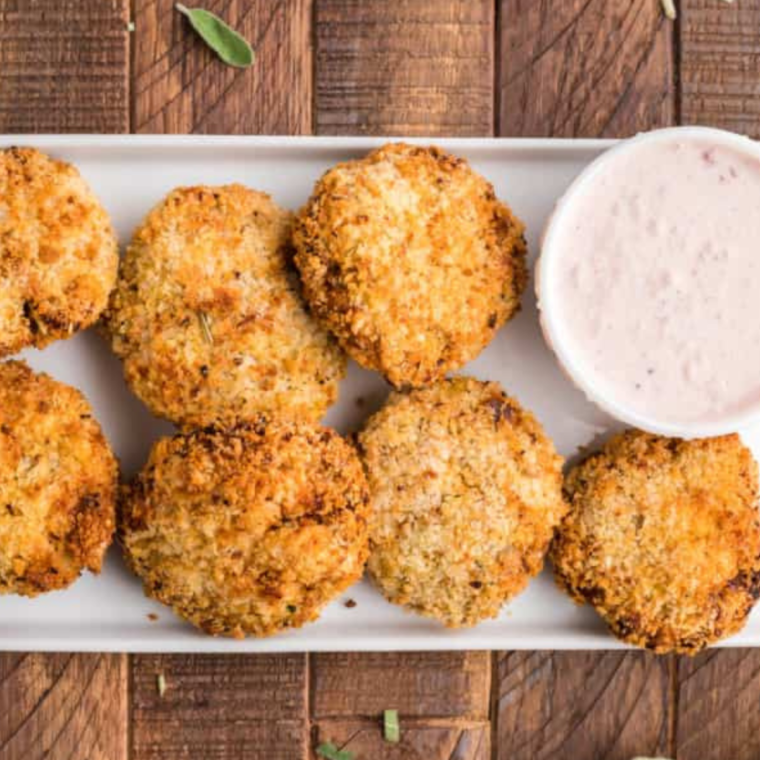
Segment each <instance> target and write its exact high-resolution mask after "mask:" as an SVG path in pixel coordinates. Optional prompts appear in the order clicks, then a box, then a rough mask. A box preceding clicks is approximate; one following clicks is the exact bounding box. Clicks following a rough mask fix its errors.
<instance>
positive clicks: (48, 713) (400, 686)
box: [0, 0, 760, 760]
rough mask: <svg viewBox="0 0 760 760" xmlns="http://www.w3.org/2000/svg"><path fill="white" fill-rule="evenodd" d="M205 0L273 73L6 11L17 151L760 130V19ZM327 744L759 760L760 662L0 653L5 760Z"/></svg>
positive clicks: (151, 33)
mask: <svg viewBox="0 0 760 760" xmlns="http://www.w3.org/2000/svg"><path fill="white" fill-rule="evenodd" d="M197 1H198V4H202V5H203V6H204V7H207V8H210V9H212V10H215V11H217V12H218V13H220V14H222V15H223V16H224V17H225V18H227V19H228V20H229V21H230V22H231V23H233V24H234V25H235V26H236V27H237V28H239V29H240V30H241V31H242V32H243V33H244V34H245V35H246V36H247V37H248V38H249V39H250V40H252V41H253V42H254V44H255V47H256V50H257V53H258V59H257V62H256V64H255V66H254V67H253V68H252V69H249V70H247V71H238V70H233V69H229V68H225V67H224V66H222V65H221V64H220V63H219V62H218V61H217V60H215V58H214V57H213V56H212V55H211V54H210V53H209V52H208V51H207V50H206V49H205V48H204V47H203V45H202V44H201V43H199V42H198V40H197V39H196V38H195V36H194V35H193V34H191V33H190V32H189V31H188V27H187V23H186V22H185V21H184V20H183V19H182V17H181V16H180V15H179V14H178V13H176V12H175V11H174V10H173V0H132V2H131V3H130V2H129V0H0V133H2V132H207V133H277V134H312V133H316V134H323V135H326V134H386V135H432V136H435V135H481V136H482V135H531V136H533V135H554V136H563V137H575V136H584V137H587V136H598V135H604V136H623V135H630V134H632V133H634V132H636V131H638V130H642V129H648V128H651V127H657V126H662V125H667V124H673V123H700V124H712V125H717V126H722V127H726V128H729V129H733V130H736V131H739V132H746V133H749V134H750V135H753V136H755V137H758V136H760V0H736V2H735V3H734V4H732V5H728V4H725V3H723V2H721V1H720V0H682V2H681V3H680V7H679V18H678V21H676V22H675V23H673V22H671V21H668V20H666V19H665V18H664V17H663V15H662V13H661V8H660V3H659V0H249V1H248V2H244V1H243V0H197ZM188 4H190V5H192V4H194V3H193V2H190V3H188ZM130 21H132V22H134V31H133V32H130V31H129V27H128V23H129V22H130ZM158 673H163V674H164V675H165V679H166V684H167V689H166V692H165V694H164V695H163V696H160V695H159V694H158V691H157V688H156V675H157V674H158ZM391 707H396V708H398V709H399V710H400V712H401V720H402V730H403V742H402V744H400V745H399V746H396V747H389V746H388V745H384V744H383V741H382V736H381V732H380V727H379V725H380V724H379V721H378V716H379V715H380V714H381V712H382V710H383V709H386V708H391ZM324 739H332V740H334V741H336V742H337V743H338V744H340V745H345V746H346V747H347V748H348V749H350V750H352V751H354V752H355V756H356V758H357V760H374V759H375V758H393V759H399V760H400V759H401V758H419V760H443V759H444V758H450V759H451V760H487V759H489V758H492V759H494V760H542V759H548V758H552V759H553V760H554V759H557V760H565V759H566V760H594V759H597V758H598V759H601V758H604V759H605V760H617V759H621V760H628V758H630V757H632V756H633V755H651V756H655V755H662V756H666V757H670V758H676V757H677V758H679V760H718V759H721V760H750V758H758V757H760V650H758V651H755V652H753V651H742V650H724V651H714V652H710V653H707V654H705V655H702V656H700V657H697V658H696V659H693V660H691V659H676V658H659V659H658V658H655V657H653V656H650V655H648V654H644V653H638V652H635V653H633V652H628V653H619V652H616V653H582V652H579V653H551V652H525V653H518V652H457V653H446V654H433V653H420V654H403V655H402V654H368V655H360V654H334V655H333V654H325V655H313V656H312V655H305V654H297V655H282V656H273V655H262V656H243V655H240V656H209V655H198V656H186V655H181V656H175V655H139V656H126V655H78V654H74V655H70V654H53V655H42V654H12V653H8V654H0V758H1V759H2V760H43V758H47V759H48V760H127V758H130V759H131V760H159V759H160V760H178V759H181V758H193V759H197V760H233V758H234V759H237V758H262V760H264V759H266V760H302V759H303V758H309V757H311V754H310V753H311V752H312V747H313V746H315V744H316V743H317V742H319V741H321V740H324Z"/></svg>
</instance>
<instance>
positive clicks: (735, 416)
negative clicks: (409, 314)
mask: <svg viewBox="0 0 760 760" xmlns="http://www.w3.org/2000/svg"><path fill="white" fill-rule="evenodd" d="M674 139H686V140H691V139H701V140H708V141H710V142H712V143H714V144H717V145H723V146H727V147H731V148H733V149H735V150H738V151H740V152H742V153H744V154H745V155H748V156H750V157H752V158H755V159H758V160H760V143H757V142H755V141H754V140H752V139H750V138H749V137H746V136H745V135H739V134H736V133H734V132H728V131H726V130H722V129H716V128H713V127H697V126H681V127H666V128H664V129H656V130H652V131H649V132H642V133H639V134H637V135H635V136H634V137H631V138H628V139H625V140H621V141H620V142H619V143H617V144H616V145H613V146H612V147H611V148H609V149H608V150H606V151H604V153H602V154H601V155H600V156H598V157H597V158H595V159H594V160H593V161H592V162H591V163H590V164H589V165H588V166H586V167H585V168H584V169H583V170H582V171H581V173H580V174H579V175H578V176H577V177H576V178H575V179H574V180H573V181H572V182H571V183H570V185H569V186H568V188H567V189H566V190H565V192H564V193H563V194H562V195H561V196H560V198H559V199H558V200H557V202H556V204H555V206H554V209H553V210H552V212H551V214H550V215H549V218H548V220H547V222H546V224H545V225H544V229H543V232H542V235H541V240H540V244H539V257H538V260H537V262H536V268H535V293H536V301H537V306H538V315H539V322H540V325H541V331H542V333H543V335H544V338H545V340H546V342H547V343H548V345H549V348H550V349H551V351H552V353H553V354H554V355H555V357H556V359H557V360H558V362H559V365H560V367H561V368H562V370H563V371H564V372H565V374H566V375H567V377H568V378H569V379H570V380H571V381H572V382H573V384H575V385H576V386H577V387H578V388H579V389H580V390H581V391H583V393H584V394H585V395H586V397H587V398H588V400H589V401H591V402H592V403H593V404H595V405H596V406H597V407H599V408H600V409H602V410H603V411H604V412H606V413H607V414H609V415H611V416H612V417H614V418H616V419H618V420H620V421H622V422H625V423H626V424H628V425H632V426H634V427H636V428H639V429H641V430H645V431H648V432H650V433H656V434H659V435H666V436H674V437H678V438H703V437H710V436H717V435H724V434H727V433H733V432H738V431H740V430H742V429H744V428H746V427H749V426H750V425H752V424H754V423H757V422H760V394H758V401H757V402H756V403H755V404H752V405H751V406H749V407H747V409H745V410H743V411H741V412H732V413H729V414H725V415H720V416H719V417H717V418H714V419H710V420H709V421H704V420H703V421H700V420H696V421H694V422H676V421H673V420H667V419H662V418H658V417H657V416H649V415H643V414H640V413H639V412H637V411H634V410H632V409H630V408H629V407H627V406H626V405H625V404H623V403H621V402H620V401H619V400H618V399H615V398H613V397H612V394H609V393H605V392H603V391H602V390H601V389H600V388H599V387H598V385H597V384H596V383H595V382H594V381H593V379H592V378H591V376H590V373H589V372H586V371H584V369H583V368H582V367H581V366H580V363H579V362H578V361H577V360H576V358H574V357H573V355H572V352H571V351H570V349H569V347H568V346H567V344H566V342H565V340H564V338H563V334H562V331H561V329H558V326H557V325H558V321H559V320H558V319H557V317H556V309H554V308H553V304H552V300H553V299H552V297H551V294H550V292H549V286H550V283H551V273H552V269H551V268H552V266H554V264H555V262H556V261H557V258H558V256H559V253H558V251H561V250H562V246H561V242H559V241H558V235H559V232H558V231H559V230H560V228H561V227H562V219H563V216H564V215H565V213H566V212H567V209H568V208H569V207H570V206H571V205H572V201H573V200H574V198H575V197H577V196H578V195H579V193H580V192H581V190H582V189H583V188H585V187H586V186H587V185H588V184H590V183H592V182H593V181H594V180H595V179H596V177H597V176H598V175H599V174H600V173H601V172H603V171H604V170H605V168H606V166H607V164H609V163H610V162H612V161H614V160H615V159H616V158H617V157H618V156H619V155H621V154H624V153H626V152H629V151H632V150H636V148H637V147H639V146H640V145H642V144H652V143H657V142H670V141H672V140H674ZM758 318H759V319H760V315H758ZM759 385H760V384H759Z"/></svg>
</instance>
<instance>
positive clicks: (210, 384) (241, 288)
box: [104, 185, 346, 428]
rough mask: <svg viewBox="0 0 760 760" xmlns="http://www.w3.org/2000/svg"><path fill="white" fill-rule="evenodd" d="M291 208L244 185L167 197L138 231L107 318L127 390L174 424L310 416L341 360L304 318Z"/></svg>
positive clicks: (328, 399) (326, 397)
mask: <svg viewBox="0 0 760 760" xmlns="http://www.w3.org/2000/svg"><path fill="white" fill-rule="evenodd" d="M291 216H292V215H291V214H290V213H289V212H287V211H285V210H284V209H281V208H279V207H278V206H277V205H276V204H275V203H274V202H273V201H272V200H271V198H270V197H269V196H268V195H266V194H264V193H259V192H257V191H255V190H251V189H249V188H246V187H243V186H242V185H226V186H223V187H208V186H196V187H184V188H177V189H175V190H173V191H172V192H171V193H169V194H168V195H167V196H166V198H164V199H163V200H162V201H161V202H160V203H159V204H158V205H157V206H156V207H155V208H154V209H153V210H152V211H151V212H150V213H149V214H148V216H147V217H146V218H145V220H144V221H143V222H142V224H141V225H140V226H139V228H138V229H137V230H136V232H135V234H134V236H133V239H132V241H131V243H130V246H129V248H128V250H127V252H126V255H125V257H124V260H123V262H122V265H121V269H120V272H119V281H118V284H117V287H116V290H115V291H114V293H113V296H112V298H111V303H110V306H109V309H108V312H107V313H106V316H105V320H104V321H105V324H106V326H107V328H108V330H109V332H110V337H111V343H112V347H113V350H114V352H115V353H116V354H117V356H119V357H121V358H122V359H123V361H124V373H125V376H126V380H127V382H128V384H129V386H130V388H131V389H132V390H133V391H134V392H135V393H136V394H137V395H138V396H139V397H140V398H141V399H142V400H143V401H144V402H145V403H146V404H147V405H148V406H149V407H150V409H151V410H152V411H153V412H154V413H155V414H157V415H159V416H161V417H165V418H167V419H169V420H171V421H173V422H175V423H177V424H178V425H180V426H182V427H187V428H192V427H203V426H205V425H211V424H220V425H223V426H227V427H229V426H232V425H235V424H236V423H238V422H245V421H248V420H252V419H255V418H256V417H257V416H258V415H259V414H260V413H275V414H284V415H289V416H292V417H294V418H301V417H302V418H305V419H307V420H310V421H314V422H316V421H317V420H319V419H320V417H322V415H323V414H324V413H325V411H326V410H327V408H328V407H329V406H330V404H332V403H333V402H334V401H335V399H336V398H337V393H338V383H339V381H340V379H341V378H342V377H343V375H344V374H345V365H346V361H345V356H344V355H343V353H342V352H341V351H340V349H339V348H338V346H337V344H336V343H335V341H334V340H333V339H332V338H331V337H330V336H329V335H328V334H327V333H326V332H325V331H324V330H322V329H321V328H320V327H319V326H318V325H317V323H316V322H315V321H314V320H313V319H311V317H310V315H309V314H308V313H307V311H306V308H305V305H304V303H303V301H302V299H301V296H300V292H299V284H298V277H297V274H296V273H295V270H294V268H293V267H292V262H291V261H290V259H291V257H292V251H291V249H290V232H291V221H292V219H291Z"/></svg>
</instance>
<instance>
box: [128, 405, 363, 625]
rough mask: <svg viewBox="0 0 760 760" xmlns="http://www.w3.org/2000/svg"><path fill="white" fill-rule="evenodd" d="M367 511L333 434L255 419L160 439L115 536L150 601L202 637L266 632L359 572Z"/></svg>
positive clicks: (345, 449) (305, 613) (349, 453)
mask: <svg viewBox="0 0 760 760" xmlns="http://www.w3.org/2000/svg"><path fill="white" fill-rule="evenodd" d="M368 511H369V494H368V492H367V484H366V481H365V479H364V474H363V471H362V467H361V463H360V462H359V459H358V457H357V455H356V452H355V451H354V449H353V448H352V447H351V446H350V445H349V444H348V443H346V442H345V441H343V439H341V437H340V436H339V435H338V434H337V433H334V432H333V431H332V430H329V429H327V428H321V427H317V426H312V425H310V424H306V423H296V422H269V423H267V422H265V421H263V418H262V420H260V421H259V422H256V423H250V424H248V425H246V426H239V427H237V428H235V429H233V430H229V431H226V432H222V431H220V430H215V429H212V428H209V429H207V430H202V431H195V432H192V433H187V434H180V435H176V436H174V437H173V438H165V439H163V440H161V441H159V442H158V443H157V444H156V445H155V446H154V448H153V451H152V452H151V455H150V459H149V461H148V464H147V465H146V467H145V468H144V470H143V471H142V472H141V473H140V475H139V476H138V477H137V478H136V479H135V480H134V482H133V483H132V484H131V485H130V486H128V487H126V488H125V489H124V491H123V498H122V501H121V510H120V521H119V536H120V539H121V541H122V543H123V545H124V549H125V553H126V557H127V561H128V563H129V564H130V566H131V567H132V569H133V570H134V571H135V573H137V575H139V576H140V578H142V581H143V584H144V588H145V593H146V594H147V595H148V596H151V597H153V598H155V599H157V600H158V601H160V602H163V603H164V604H167V605H170V606H171V607H172V608H173V609H174V611H175V612H176V613H177V614H178V615H179V616H180V617H182V618H184V619H186V620H188V621H190V622H191V623H193V624H194V625H196V626H198V627H199V628H201V629H203V630H204V631H206V632H207V633H210V634H214V635H217V634H222V635H225V636H234V637H236V638H242V637H243V636H245V635H247V634H248V635H253V636H270V635H272V634H275V633H278V632H279V631H283V630H285V629H288V628H298V627H300V626H302V625H303V624H304V623H308V622H310V621H312V620H315V619H316V618H317V617H318V615H319V613H320V611H321V609H322V608H323V607H324V606H325V605H326V604H327V603H328V602H329V601H330V600H332V599H333V598H334V597H335V596H337V595H338V594H340V593H341V592H342V591H343V590H344V589H346V588H347V587H348V586H349V585H351V584H352V583H353V582H354V581H356V580H358V579H359V578H360V577H361V575H362V572H363V569H364V564H365V562H366V559H367V553H368V547H367V514H368Z"/></svg>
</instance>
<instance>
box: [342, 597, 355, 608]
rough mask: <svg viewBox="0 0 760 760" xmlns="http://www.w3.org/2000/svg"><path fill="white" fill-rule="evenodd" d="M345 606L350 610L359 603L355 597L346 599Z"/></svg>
mask: <svg viewBox="0 0 760 760" xmlns="http://www.w3.org/2000/svg"><path fill="white" fill-rule="evenodd" d="M343 606H344V607H348V609H349V610H352V609H353V608H354V607H356V606H357V604H356V601H355V600H354V599H346V601H345V602H343Z"/></svg>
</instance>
